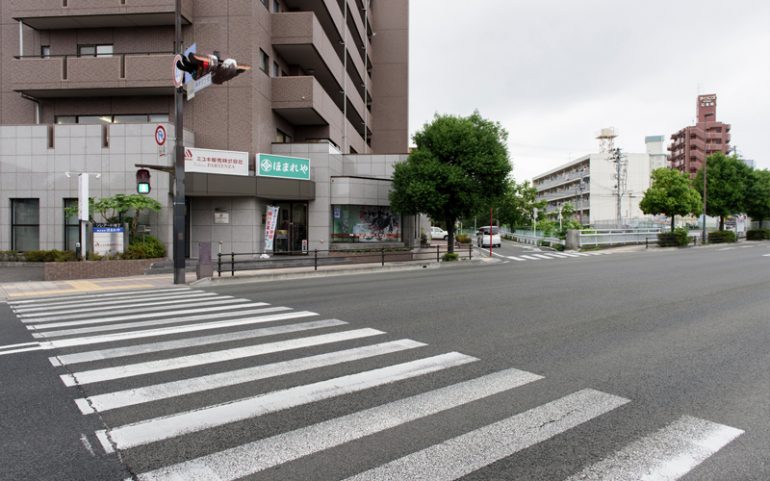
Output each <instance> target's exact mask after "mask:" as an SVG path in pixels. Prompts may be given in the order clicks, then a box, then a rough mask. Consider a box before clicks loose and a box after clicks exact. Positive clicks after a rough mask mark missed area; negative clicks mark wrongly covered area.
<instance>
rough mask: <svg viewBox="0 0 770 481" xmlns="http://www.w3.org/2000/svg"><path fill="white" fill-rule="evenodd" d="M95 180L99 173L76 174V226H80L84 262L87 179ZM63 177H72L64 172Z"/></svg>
mask: <svg viewBox="0 0 770 481" xmlns="http://www.w3.org/2000/svg"><path fill="white" fill-rule="evenodd" d="M92 174H93V176H94V177H96V178H97V179H99V178H101V176H102V174H101V172H81V173H79V174H78V224H79V226H80V258H81V259H82V260H86V258H87V254H88V249H87V247H86V243H87V240H88V238H87V237H86V225H87V224H88V220H89V217H90V215H89V212H88V200H89V198H90V196H89V194H88V177H89V176H90V175H92ZM64 175H65V176H66V177H67V178H68V179H69V178H71V177H72V172H65V173H64Z"/></svg>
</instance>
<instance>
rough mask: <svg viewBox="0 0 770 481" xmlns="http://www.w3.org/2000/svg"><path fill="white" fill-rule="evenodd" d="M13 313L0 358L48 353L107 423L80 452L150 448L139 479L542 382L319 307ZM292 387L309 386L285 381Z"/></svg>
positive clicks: (588, 399) (656, 465)
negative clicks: (20, 339)
mask: <svg viewBox="0 0 770 481" xmlns="http://www.w3.org/2000/svg"><path fill="white" fill-rule="evenodd" d="M548 254H551V255H553V254H552V253H548ZM560 254H561V255H566V253H560ZM540 255H542V256H543V257H545V258H553V257H547V255H546V254H540ZM589 255H590V254H589ZM522 257H526V256H522ZM532 257H534V254H533V256H532ZM567 257H569V256H568V255H567ZM534 258H535V259H540V257H534ZM9 305H10V306H11V307H12V309H13V310H14V312H15V313H16V315H17V316H18V318H19V320H20V321H21V322H22V323H23V324H24V325H25V326H26V328H27V329H29V331H30V332H31V334H32V336H33V337H34V338H35V341H34V342H30V343H24V344H23V345H21V344H20V345H17V346H12V348H10V349H6V350H4V351H3V350H0V356H2V355H7V354H9V353H13V352H16V353H20V352H27V351H28V350H44V351H50V354H51V355H50V357H49V361H50V363H51V365H52V366H53V367H54V368H55V369H57V370H58V371H59V375H60V378H61V381H62V382H63V383H64V385H65V386H68V387H70V388H72V394H73V402H74V405H75V406H76V407H77V409H78V410H79V411H80V412H81V413H82V415H83V416H94V417H96V416H98V417H99V419H100V421H101V424H102V426H103V428H102V429H98V430H96V431H94V432H92V433H88V435H87V436H85V440H84V444H85V443H87V444H88V445H94V446H95V449H96V450H97V451H99V452H100V454H101V455H110V454H112V453H115V452H119V453H121V459H127V458H128V459H130V458H131V457H132V456H137V457H140V456H142V455H143V453H144V454H146V453H147V452H148V451H147V450H148V449H150V450H152V452H153V453H154V454H153V456H150V458H151V460H149V461H145V462H141V463H137V465H140V466H143V468H142V469H141V470H140V472H136V471H132V473H131V477H130V478H127V480H128V479H133V480H142V481H161V480H165V481H174V480H184V481H196V480H198V481H225V480H232V481H235V480H237V479H242V478H245V477H251V476H255V475H256V474H257V473H262V472H264V471H266V470H270V469H274V468H277V467H281V466H284V465H286V464H287V463H292V462H302V460H304V459H308V458H312V457H313V456H323V454H324V453H325V452H328V450H333V449H344V447H345V446H346V445H347V444H346V443H351V442H353V441H359V440H363V439H364V438H367V439H371V438H376V437H378V436H385V435H390V434H392V432H391V431H392V430H393V429H397V428H400V427H404V426H408V425H410V424H412V423H419V422H423V421H424V420H426V419H428V418H430V417H431V416H437V415H438V416H440V415H447V413H454V412H457V411H458V410H460V411H462V410H467V409H472V406H473V405H474V403H478V402H485V400H490V399H493V398H494V397H495V396H500V395H509V394H510V395H514V394H515V392H516V389H518V388H522V387H524V386H534V387H536V386H538V381H542V380H543V379H544V377H543V376H542V375H539V374H536V373H532V372H527V371H523V370H519V369H516V368H509V369H504V370H500V371H495V372H492V373H489V374H484V375H480V376H479V375H476V374H474V376H475V377H471V378H468V375H467V372H476V371H472V370H471V371H467V370H466V371H462V370H463V368H464V367H472V366H473V365H478V364H481V363H483V360H481V359H478V358H476V357H473V356H469V355H466V354H463V353H461V352H457V351H451V350H450V351H449V352H445V351H444V350H442V349H438V348H432V347H431V346H429V345H428V344H426V343H424V342H422V341H420V340H415V339H408V338H400V337H398V336H393V335H391V334H389V333H387V332H385V331H382V330H379V329H376V328H375V327H366V326H351V325H350V324H349V323H348V322H346V321H344V320H341V319H323V318H321V316H320V315H319V314H318V313H315V312H311V311H304V310H295V309H292V308H291V307H288V306H271V305H269V304H268V303H265V302H255V301H251V300H248V299H241V298H236V297H232V296H226V295H220V294H216V293H210V292H202V291H197V290H193V289H188V288H174V289H163V290H147V291H134V292H131V293H125V292H122V293H121V292H115V293H106V294H99V295H88V296H75V297H59V298H44V299H34V300H32V299H30V300H22V301H10V302H9ZM330 369H334V370H336V369H340V370H341V372H337V373H336V374H333V372H334V371H332V370H330ZM460 372H465V373H466V374H463V375H461V374H459V373H460ZM293 376H296V379H300V381H299V382H292V380H293V379H295V377H293ZM438 378H441V379H443V381H442V382H438V381H437V380H436V379H438ZM447 379H449V384H447V381H446V380H447ZM410 380H413V381H415V380H416V381H421V382H422V383H421V384H420V385H421V386H424V388H423V389H422V390H420V391H419V392H407V393H406V394H405V395H404V396H403V397H400V396H395V397H394V396H389V397H388V396H386V399H385V400H384V401H385V402H379V401H376V400H374V401H370V402H369V403H368V404H367V405H363V406H357V407H356V408H355V409H352V410H349V411H348V412H344V413H338V415H334V416H333V417H330V418H324V419H321V420H320V421H318V420H311V421H310V422H309V423H307V424H306V425H298V426H292V427H291V428H289V429H288V430H286V431H281V432H267V434H266V435H264V436H259V437H257V438H256V439H253V438H249V437H246V438H244V439H242V440H241V442H238V441H235V442H231V441H229V442H227V443H225V445H224V446H220V445H219V444H218V443H217V444H215V443H213V442H210V443H209V444H206V442H205V440H211V439H219V437H221V438H222V439H228V440H229V439H230V436H231V435H232V432H233V431H232V429H233V426H238V425H240V424H239V423H244V422H252V421H254V420H258V419H265V418H269V417H270V416H271V415H278V414H280V413H281V412H285V411H287V410H291V409H310V407H311V406H313V405H314V404H317V403H322V402H324V401H329V400H344V399H346V397H353V396H356V395H357V394H361V393H366V392H370V391H372V390H384V391H383V392H386V391H387V390H389V389H393V390H395V387H394V386H398V385H399V383H403V382H409V381H410ZM267 381H271V382H273V381H280V382H279V383H278V385H279V387H278V388H276V389H273V390H267V391H266V390H265V387H266V386H267ZM631 403H633V400H632V399H628V398H624V397H621V396H617V395H615V394H612V393H606V392H602V391H598V390H595V389H591V388H589V387H586V388H584V389H580V390H578V391H575V392H571V393H568V394H566V395H565V396H562V397H558V398H556V399H552V400H549V401H548V402H545V403H544V404H541V405H539V406H535V407H531V408H529V409H526V410H521V409H519V408H517V406H516V405H515V403H514V404H512V405H510V406H507V407H505V410H504V411H505V412H504V413H503V414H502V416H501V417H500V418H499V419H497V420H495V421H494V422H491V423H489V424H484V425H479V426H473V427H472V428H471V429H469V430H467V431H466V432H462V433H459V434H456V435H452V436H449V437H448V439H443V440H441V441H439V442H436V443H435V444H432V445H429V446H427V447H421V448H420V449H416V450H414V451H413V452H409V453H406V454H404V453H402V452H399V453H397V454H394V455H392V456H391V457H390V458H389V459H388V460H387V461H386V462H384V463H382V464H379V465H373V466H368V467H366V468H365V469H363V470H361V471H360V472H357V473H353V474H351V473H349V472H344V471H341V472H340V473H341V474H340V475H339V476H337V477H336V478H335V479H345V480H346V481H378V480H382V481H385V480H425V481H440V480H447V481H448V480H454V479H459V478H462V477H463V476H466V475H468V474H470V473H472V472H474V471H477V470H479V469H482V468H485V467H487V466H489V465H490V464H492V463H495V462H497V461H499V460H502V459H505V458H507V457H510V456H515V455H516V454H517V453H519V452H521V451H523V450H525V449H528V448H532V447H534V446H537V445H538V444H540V443H543V442H545V441H547V440H549V439H552V438H554V437H556V436H559V435H561V434H563V433H566V432H568V431H570V430H572V429H573V428H576V427H578V426H580V425H583V424H586V423H591V422H592V421H594V420H596V419H598V418H601V417H602V416H606V415H608V414H610V413H612V412H615V411H616V410H618V409H619V408H621V407H623V406H626V405H629V404H631ZM207 433H210V434H211V436H213V437H206V436H204V434H207ZM742 433H743V431H741V430H740V429H737V428H734V427H730V426H725V425H722V424H718V423H714V422H711V421H708V420H704V419H698V418H694V417H691V416H687V415H683V416H682V417H680V418H678V419H674V420H671V423H670V424H668V425H665V426H660V429H659V430H657V431H655V432H653V433H651V434H649V435H647V436H643V437H641V438H639V439H636V440H634V441H632V442H630V443H629V444H628V445H627V446H625V447H622V448H620V449H619V450H617V451H616V452H614V453H611V454H609V455H608V456H607V457H606V458H604V459H602V460H600V461H598V462H595V463H592V464H588V465H586V466H584V467H582V468H581V470H580V471H579V472H576V473H574V474H573V475H571V476H570V477H568V478H567V479H565V481H578V480H605V479H613V480H629V481H630V480H636V479H649V480H655V481H659V480H660V481H662V480H675V479H680V478H681V477H682V476H685V475H686V474H687V473H688V472H689V471H690V470H692V469H693V468H694V467H695V466H697V465H699V464H700V463H702V462H704V461H705V460H707V459H708V458H709V457H711V456H712V455H714V454H715V453H717V452H718V451H719V450H720V449H721V448H723V447H724V446H726V445H727V444H729V443H730V442H732V441H733V440H734V439H736V438H737V437H738V436H740V435H741V434H742ZM198 437H202V438H204V441H200V442H199V444H197V445H196V446H199V445H202V446H203V447H200V446H199V447H200V449H201V450H203V452H197V451H196V454H195V455H194V456H186V455H184V456H171V455H169V457H168V459H165V458H164V456H163V454H162V453H163V452H164V450H163V448H164V446H167V445H173V444H174V443H177V445H178V443H184V442H185V441H186V440H191V439H196V440H197V439H198ZM91 441H93V443H92V442H91ZM155 453H157V454H155ZM318 479H324V480H325V479H329V478H327V477H323V478H318Z"/></svg>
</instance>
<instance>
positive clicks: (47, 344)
mask: <svg viewBox="0 0 770 481" xmlns="http://www.w3.org/2000/svg"><path fill="white" fill-rule="evenodd" d="M287 309H288V308H287ZM256 310H257V311H261V310H262V309H256ZM317 315H318V314H316V313H315V312H310V311H295V312H286V313H283V314H271V315H266V316H256V317H245V318H238V319H228V320H225V321H214V322H204V323H200V324H183V325H181V326H168V327H160V328H156V329H144V330H141V331H131V332H118V333H113V334H102V335H99V336H89V337H75V338H69V339H52V340H49V341H41V346H42V348H43V349H59V348H65V347H73V346H88V345H91V344H103V343H107V342H118V341H125V340H130V339H142V338H145V337H158V336H168V335H172V334H181V333H185V332H197V331H207V330H211V329H221V328H224V327H234V326H246V325H249V324H259V323H262V322H275V321H285V320H287V319H299V318H302V317H311V316H317Z"/></svg>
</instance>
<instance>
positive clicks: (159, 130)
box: [155, 125, 168, 157]
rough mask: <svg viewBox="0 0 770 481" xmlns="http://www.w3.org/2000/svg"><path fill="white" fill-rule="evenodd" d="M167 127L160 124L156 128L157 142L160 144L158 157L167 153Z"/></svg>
mask: <svg viewBox="0 0 770 481" xmlns="http://www.w3.org/2000/svg"><path fill="white" fill-rule="evenodd" d="M167 137H168V135H166V128H165V127H163V126H162V125H158V126H157V127H156V128H155V143H156V144H158V157H163V156H165V155H166V138H167Z"/></svg>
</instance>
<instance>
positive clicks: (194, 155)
mask: <svg viewBox="0 0 770 481" xmlns="http://www.w3.org/2000/svg"><path fill="white" fill-rule="evenodd" d="M184 170H185V172H200V173H203V174H225V175H249V153H248V152H237V151H233V150H210V149H195V148H193V147H185V149H184Z"/></svg>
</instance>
